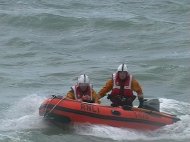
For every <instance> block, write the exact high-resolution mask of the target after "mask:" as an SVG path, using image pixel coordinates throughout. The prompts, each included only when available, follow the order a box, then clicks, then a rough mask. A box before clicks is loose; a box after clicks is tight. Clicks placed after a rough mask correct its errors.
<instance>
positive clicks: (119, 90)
mask: <svg viewBox="0 0 190 142" xmlns="http://www.w3.org/2000/svg"><path fill="white" fill-rule="evenodd" d="M132 77H133V76H132V75H130V74H129V75H127V77H126V79H125V81H124V82H122V81H121V80H120V78H119V75H118V73H114V74H113V75H112V79H113V88H112V91H111V94H110V95H111V96H116V95H120V96H122V97H125V98H128V97H133V96H134V95H133V90H132V89H131V83H132ZM122 86H123V87H122Z"/></svg>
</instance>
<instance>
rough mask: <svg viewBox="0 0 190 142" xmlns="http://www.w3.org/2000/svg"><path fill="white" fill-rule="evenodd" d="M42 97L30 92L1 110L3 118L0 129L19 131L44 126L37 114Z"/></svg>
mask: <svg viewBox="0 0 190 142" xmlns="http://www.w3.org/2000/svg"><path fill="white" fill-rule="evenodd" d="M43 100H44V97H41V96H38V95H37V94H32V95H29V96H26V97H25V98H22V99H21V100H19V101H18V102H14V103H13V104H12V105H11V106H10V107H9V108H8V109H6V110H4V111H3V115H4V118H2V120H1V121H0V131H1V132H8V131H19V130H28V129H29V130H30V129H40V128H44V127H45V125H44V123H43V122H42V118H41V117H40V116H39V112H38V111H39V109H38V108H39V106H40V104H41V103H42V101H43Z"/></svg>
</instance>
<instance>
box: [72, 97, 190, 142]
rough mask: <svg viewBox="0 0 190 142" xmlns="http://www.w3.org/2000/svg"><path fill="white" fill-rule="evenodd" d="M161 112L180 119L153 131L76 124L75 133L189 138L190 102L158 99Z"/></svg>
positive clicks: (124, 137) (160, 138) (139, 137)
mask: <svg viewBox="0 0 190 142" xmlns="http://www.w3.org/2000/svg"><path fill="white" fill-rule="evenodd" d="M160 102H161V104H160V105H161V112H166V113H171V114H174V115H177V116H178V117H179V118H180V119H181V121H178V122H176V123H174V124H171V125H166V126H164V127H162V128H160V129H158V130H155V131H137V130H132V129H127V128H125V129H124V128H115V127H110V126H98V125H90V124H89V125H83V126H82V125H76V126H75V130H76V133H78V134H80V135H92V136H96V137H102V138H111V139H113V140H119V141H122V140H135V141H136V140H145V141H147V140H150V141H151V140H167V139H168V140H171V139H173V140H183V139H184V140H188V139H190V110H189V108H190V104H188V103H185V102H179V101H176V100H172V99H163V98H161V99H160Z"/></svg>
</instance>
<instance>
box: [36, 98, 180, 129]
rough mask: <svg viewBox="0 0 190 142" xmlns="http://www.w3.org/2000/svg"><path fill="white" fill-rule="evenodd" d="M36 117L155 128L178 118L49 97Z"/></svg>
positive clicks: (138, 109)
mask: <svg viewBox="0 0 190 142" xmlns="http://www.w3.org/2000/svg"><path fill="white" fill-rule="evenodd" d="M39 114H40V116H43V118H44V119H46V120H49V121H52V122H56V123H61V124H65V123H71V124H72V123H90V124H98V125H109V126H113V127H121V128H122V127H124V128H132V129H139V130H140V129H143V130H155V129H158V128H160V127H162V126H165V125H170V124H173V123H175V122H177V121H179V120H180V119H179V118H177V117H176V116H175V115H171V114H167V113H163V112H159V111H158V110H157V111H155V110H149V109H145V108H143V109H142V108H137V107H129V108H127V109H126V108H125V109H123V108H122V107H112V106H105V105H101V104H95V103H86V102H79V101H75V100H67V99H64V98H62V97H58V96H53V97H51V98H48V99H46V100H45V101H44V102H43V103H42V104H41V106H40V108H39Z"/></svg>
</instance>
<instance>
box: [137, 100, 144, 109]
mask: <svg viewBox="0 0 190 142" xmlns="http://www.w3.org/2000/svg"><path fill="white" fill-rule="evenodd" d="M143 104H144V98H139V106H138V108H143Z"/></svg>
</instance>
